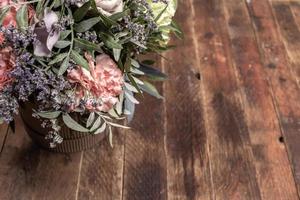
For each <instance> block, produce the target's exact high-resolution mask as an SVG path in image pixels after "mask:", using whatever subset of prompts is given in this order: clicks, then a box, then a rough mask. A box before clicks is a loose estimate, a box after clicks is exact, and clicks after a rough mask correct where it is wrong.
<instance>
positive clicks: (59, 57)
mask: <svg viewBox="0 0 300 200" xmlns="http://www.w3.org/2000/svg"><path fill="white" fill-rule="evenodd" d="M67 55H68V53H61V54H58V55H57V56H56V57H55V58H54V59H53V60H51V61H50V62H49V65H53V64H55V63H58V62H60V61H62V60H63V59H64V58H65V57H67Z"/></svg>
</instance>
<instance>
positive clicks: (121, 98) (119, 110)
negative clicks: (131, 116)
mask: <svg viewBox="0 0 300 200" xmlns="http://www.w3.org/2000/svg"><path fill="white" fill-rule="evenodd" d="M123 103H124V93H123V92H122V93H121V94H120V96H119V101H118V102H117V104H116V112H117V114H118V115H121V114H122V111H123Z"/></svg>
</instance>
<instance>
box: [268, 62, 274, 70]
mask: <svg viewBox="0 0 300 200" xmlns="http://www.w3.org/2000/svg"><path fill="white" fill-rule="evenodd" d="M268 67H269V68H270V69H275V68H276V64H275V63H269V64H268Z"/></svg>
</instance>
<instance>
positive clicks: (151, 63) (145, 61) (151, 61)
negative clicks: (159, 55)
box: [142, 60, 155, 65]
mask: <svg viewBox="0 0 300 200" xmlns="http://www.w3.org/2000/svg"><path fill="white" fill-rule="evenodd" d="M142 64H144V65H154V64H155V61H154V60H143V61H142Z"/></svg>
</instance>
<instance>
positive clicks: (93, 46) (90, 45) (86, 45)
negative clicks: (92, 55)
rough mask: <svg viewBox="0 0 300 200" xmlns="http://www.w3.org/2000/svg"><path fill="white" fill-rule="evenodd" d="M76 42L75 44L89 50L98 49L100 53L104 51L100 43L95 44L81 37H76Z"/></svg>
mask: <svg viewBox="0 0 300 200" xmlns="http://www.w3.org/2000/svg"><path fill="white" fill-rule="evenodd" d="M74 42H75V46H77V47H79V48H82V49H85V50H89V51H98V52H100V53H102V52H103V50H102V49H101V46H100V45H99V44H94V43H92V42H89V41H87V40H83V39H79V38H75V39H74Z"/></svg>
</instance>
